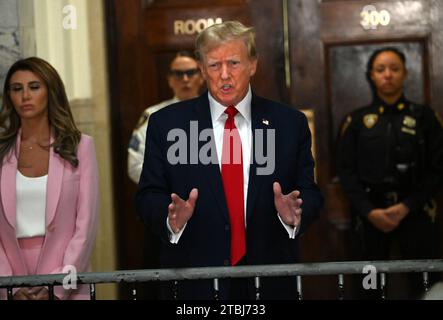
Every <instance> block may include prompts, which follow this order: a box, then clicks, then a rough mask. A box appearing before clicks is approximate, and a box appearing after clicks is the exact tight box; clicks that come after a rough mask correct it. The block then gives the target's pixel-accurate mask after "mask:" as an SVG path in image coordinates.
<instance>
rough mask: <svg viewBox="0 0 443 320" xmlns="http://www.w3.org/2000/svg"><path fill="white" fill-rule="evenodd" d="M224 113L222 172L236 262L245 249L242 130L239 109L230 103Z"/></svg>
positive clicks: (233, 260)
mask: <svg viewBox="0 0 443 320" xmlns="http://www.w3.org/2000/svg"><path fill="white" fill-rule="evenodd" d="M225 113H226V114H227V115H228V119H227V120H226V123H225V130H224V131H223V151H222V166H221V173H222V180H223V189H224V190H225V196H226V202H227V205H228V211H229V219H230V222H231V265H233V266H234V265H236V264H237V263H238V262H239V261H240V259H241V258H242V257H243V256H244V255H245V253H246V236H245V216H244V214H245V210H244V191H243V157H242V146H241V139H240V134H239V133H238V130H237V128H236V126H235V122H234V117H235V115H236V114H237V113H238V110H237V109H235V107H233V106H229V107H227V108H226V110H225Z"/></svg>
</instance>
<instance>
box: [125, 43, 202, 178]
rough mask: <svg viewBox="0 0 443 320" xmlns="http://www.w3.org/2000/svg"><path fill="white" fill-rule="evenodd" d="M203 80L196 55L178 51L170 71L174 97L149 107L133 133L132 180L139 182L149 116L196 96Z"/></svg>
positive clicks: (129, 172)
mask: <svg viewBox="0 0 443 320" xmlns="http://www.w3.org/2000/svg"><path fill="white" fill-rule="evenodd" d="M203 82H204V80H203V77H202V76H201V74H200V71H199V68H198V64H197V61H196V60H195V58H194V56H193V55H192V54H191V53H189V52H186V51H180V52H178V53H177V54H176V56H175V58H174V60H172V62H171V65H170V70H169V73H168V84H169V87H170V88H171V89H172V91H173V92H174V97H173V98H172V99H169V100H165V101H162V102H160V103H158V104H156V105H153V106H151V107H149V108H147V109H146V110H145V111H144V112H143V114H142V116H141V117H140V120H139V122H138V125H137V127H136V128H135V129H134V131H133V133H132V136H131V140H130V142H129V147H128V175H129V177H130V178H131V180H132V181H134V182H135V183H137V184H138V180H139V179H140V174H141V171H142V167H143V159H144V154H145V141H146V129H147V127H148V121H149V116H150V115H151V114H153V113H154V112H156V111H158V110H160V109H162V108H164V107H166V106H168V105H170V104H173V103H175V102H178V101H180V100H186V99H191V98H194V97H196V96H197V95H198V94H199V91H200V88H201V86H202V85H203Z"/></svg>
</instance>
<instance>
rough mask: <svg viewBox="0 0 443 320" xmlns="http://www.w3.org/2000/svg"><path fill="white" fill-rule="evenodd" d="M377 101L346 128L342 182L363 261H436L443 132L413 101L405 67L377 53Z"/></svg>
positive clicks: (393, 55)
mask: <svg viewBox="0 0 443 320" xmlns="http://www.w3.org/2000/svg"><path fill="white" fill-rule="evenodd" d="M366 75H367V79H368V81H369V83H370V85H371V88H372V91H373V95H374V98H373V101H372V103H371V104H370V105H369V106H366V107H363V108H360V109H357V110H355V111H354V112H352V113H351V114H350V115H348V116H347V117H346V119H345V121H344V124H343V126H342V128H341V138H340V143H339V149H338V156H339V157H338V174H339V178H340V181H341V184H342V186H343V189H344V191H345V193H346V194H347V196H348V198H349V200H350V204H351V208H352V211H353V213H354V218H356V219H355V221H356V222H357V223H356V226H357V228H358V229H359V231H360V236H361V240H362V243H361V244H362V247H361V249H362V256H361V258H362V259H363V260H385V259H390V258H391V256H390V252H391V251H392V245H393V244H394V243H395V244H397V245H398V246H399V254H400V258H402V259H422V258H437V257H438V256H439V239H438V233H437V226H436V225H435V223H434V219H435V214H436V203H435V200H434V198H433V197H434V196H435V194H436V193H437V192H438V191H439V190H440V189H441V187H442V185H443V128H442V122H441V120H439V117H438V115H437V114H436V113H435V112H434V111H433V110H432V109H431V108H429V107H427V106H423V105H420V104H417V103H414V102H411V101H409V100H407V99H406V98H405V96H404V94H403V83H404V80H405V79H406V76H407V70H406V59H405V56H404V54H403V53H402V52H400V51H399V50H398V49H396V48H391V47H388V48H383V49H379V50H377V51H375V52H374V53H373V54H372V56H371V57H370V59H369V62H368V65H367V74H366Z"/></svg>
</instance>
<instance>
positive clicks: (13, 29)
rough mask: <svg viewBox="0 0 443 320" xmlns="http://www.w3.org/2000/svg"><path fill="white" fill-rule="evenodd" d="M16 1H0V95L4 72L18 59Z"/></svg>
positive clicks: (17, 13)
mask: <svg viewBox="0 0 443 320" xmlns="http://www.w3.org/2000/svg"><path fill="white" fill-rule="evenodd" d="M18 15H19V12H18V0H1V1H0V86H1V87H0V95H1V94H2V91H3V85H4V79H5V76H6V72H7V71H8V68H9V67H10V66H11V64H13V63H14V61H16V60H17V59H19V58H20V56H21V52H20V43H19V18H18Z"/></svg>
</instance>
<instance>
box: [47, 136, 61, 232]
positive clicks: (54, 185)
mask: <svg viewBox="0 0 443 320" xmlns="http://www.w3.org/2000/svg"><path fill="white" fill-rule="evenodd" d="M53 142H54V141H53V138H52V136H51V144H52V143H53ZM63 169H64V161H63V159H62V158H61V157H60V156H59V155H58V154H56V153H55V152H54V148H53V147H51V148H50V149H49V168H48V185H47V187H46V226H48V225H49V224H50V223H51V222H52V220H53V219H54V216H55V211H56V209H57V204H58V201H59V198H60V192H61V189H62V181H63V172H64V170H63Z"/></svg>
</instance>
